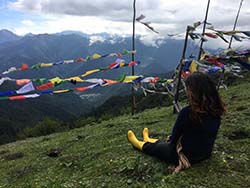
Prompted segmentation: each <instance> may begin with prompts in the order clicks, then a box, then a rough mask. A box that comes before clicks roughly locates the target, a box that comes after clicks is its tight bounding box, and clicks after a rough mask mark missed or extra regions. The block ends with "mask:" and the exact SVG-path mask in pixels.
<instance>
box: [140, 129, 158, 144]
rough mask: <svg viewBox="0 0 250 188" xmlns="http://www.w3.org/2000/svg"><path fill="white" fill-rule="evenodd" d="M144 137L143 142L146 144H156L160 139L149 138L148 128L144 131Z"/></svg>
mask: <svg viewBox="0 0 250 188" xmlns="http://www.w3.org/2000/svg"><path fill="white" fill-rule="evenodd" d="M142 136H143V141H144V142H150V143H155V142H156V141H157V140H158V139H155V138H149V134H148V128H144V129H143V131H142Z"/></svg>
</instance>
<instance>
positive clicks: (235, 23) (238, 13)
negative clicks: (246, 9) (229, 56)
mask: <svg viewBox="0 0 250 188" xmlns="http://www.w3.org/2000/svg"><path fill="white" fill-rule="evenodd" d="M242 3H243V0H241V1H240V6H239V9H238V12H237V15H236V18H235V21H234V27H233V31H235V28H236V25H237V22H238V18H239V15H240V10H241V7H242ZM232 41H233V36H231V39H230V42H229V46H228V49H230V48H231V45H232Z"/></svg>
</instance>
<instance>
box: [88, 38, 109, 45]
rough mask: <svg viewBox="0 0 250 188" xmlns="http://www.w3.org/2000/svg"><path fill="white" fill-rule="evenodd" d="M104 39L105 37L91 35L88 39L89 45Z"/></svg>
mask: <svg viewBox="0 0 250 188" xmlns="http://www.w3.org/2000/svg"><path fill="white" fill-rule="evenodd" d="M104 41H105V38H103V37H101V36H91V37H90V40H89V46H91V45H92V44H94V43H96V42H104Z"/></svg>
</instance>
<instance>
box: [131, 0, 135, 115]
mask: <svg viewBox="0 0 250 188" xmlns="http://www.w3.org/2000/svg"><path fill="white" fill-rule="evenodd" d="M133 11H134V13H133V35H132V50H135V16H136V0H134V3H133ZM132 61H135V54H134V53H132ZM132 75H135V68H134V66H132ZM131 97H132V98H131V114H132V115H134V114H135V90H134V87H132V88H131Z"/></svg>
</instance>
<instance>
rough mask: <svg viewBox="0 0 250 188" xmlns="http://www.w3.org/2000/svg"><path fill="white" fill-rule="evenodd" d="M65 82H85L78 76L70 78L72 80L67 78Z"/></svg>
mask: <svg viewBox="0 0 250 188" xmlns="http://www.w3.org/2000/svg"><path fill="white" fill-rule="evenodd" d="M64 80H65V81H71V80H73V81H76V82H84V80H82V79H81V78H80V77H78V76H76V77H70V78H66V79H64Z"/></svg>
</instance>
